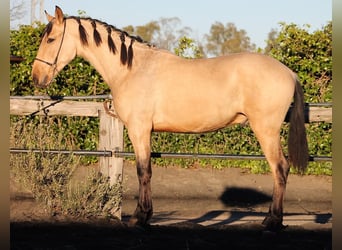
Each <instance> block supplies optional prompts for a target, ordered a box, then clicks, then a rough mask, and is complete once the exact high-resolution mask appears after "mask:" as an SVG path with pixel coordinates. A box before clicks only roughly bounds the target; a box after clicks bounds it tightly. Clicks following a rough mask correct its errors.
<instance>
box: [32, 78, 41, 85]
mask: <svg viewBox="0 0 342 250" xmlns="http://www.w3.org/2000/svg"><path fill="white" fill-rule="evenodd" d="M32 79H33V84H34V85H35V86H37V85H38V83H39V80H38V77H37V76H36V75H33V76H32Z"/></svg>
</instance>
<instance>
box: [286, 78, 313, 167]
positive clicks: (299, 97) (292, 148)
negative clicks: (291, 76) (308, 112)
mask: <svg viewBox="0 0 342 250" xmlns="http://www.w3.org/2000/svg"><path fill="white" fill-rule="evenodd" d="M288 154H289V162H290V164H291V165H292V166H294V167H295V168H296V169H297V170H298V172H300V173H301V174H303V173H304V172H305V169H306V167H307V165H308V161H309V148H308V142H307V138H306V130H305V116H304V96H303V90H302V87H301V86H300V83H299V81H298V79H297V80H296V87H295V93H294V104H293V108H292V110H291V115H290V132H289V140H288Z"/></svg>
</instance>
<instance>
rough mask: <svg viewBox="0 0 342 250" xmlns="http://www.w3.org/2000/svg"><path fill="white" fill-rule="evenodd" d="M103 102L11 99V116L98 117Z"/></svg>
mask: <svg viewBox="0 0 342 250" xmlns="http://www.w3.org/2000/svg"><path fill="white" fill-rule="evenodd" d="M99 110H103V103H102V102H83V101H66V100H52V101H50V100H22V99H10V114H11V115H49V116H52V115H64V116H93V117H97V116H98V111H99Z"/></svg>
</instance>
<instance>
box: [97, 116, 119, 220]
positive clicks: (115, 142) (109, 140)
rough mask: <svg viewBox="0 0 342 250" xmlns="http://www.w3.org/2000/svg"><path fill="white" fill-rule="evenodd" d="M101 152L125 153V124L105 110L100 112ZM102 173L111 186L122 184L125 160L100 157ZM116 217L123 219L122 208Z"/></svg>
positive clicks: (113, 157) (116, 212) (117, 211)
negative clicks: (117, 151) (107, 177)
mask: <svg viewBox="0 0 342 250" xmlns="http://www.w3.org/2000/svg"><path fill="white" fill-rule="evenodd" d="M99 118H100V127H99V150H110V151H112V152H113V151H115V150H119V151H123V124H122V122H121V121H120V120H119V119H115V118H114V117H111V116H110V115H108V114H106V112H105V111H104V110H99ZM100 172H101V173H102V174H103V175H105V176H109V178H110V184H111V185H113V184H115V183H120V184H121V183H122V175H123V158H117V157H115V156H114V154H113V156H112V157H100ZM113 215H114V216H116V217H118V218H120V219H121V207H120V208H119V209H118V210H116V211H115V214H113Z"/></svg>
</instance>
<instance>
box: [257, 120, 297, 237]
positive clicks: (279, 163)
mask: <svg viewBox="0 0 342 250" xmlns="http://www.w3.org/2000/svg"><path fill="white" fill-rule="evenodd" d="M251 127H252V129H253V131H254V133H255V134H256V137H257V138H258V140H259V143H260V145H261V148H262V150H263V152H264V154H265V157H266V159H267V161H268V163H269V165H270V167H271V171H272V175H273V180H274V184H273V185H274V186H273V196H272V203H271V205H270V208H269V214H268V215H267V216H266V218H265V219H264V221H263V225H265V226H266V228H267V229H268V230H271V231H277V230H280V229H282V228H283V227H284V226H283V223H282V222H283V202H284V195H285V189H286V181H287V176H288V172H289V169H290V167H289V164H288V162H287V160H286V158H285V156H284V154H283V151H282V148H281V144H280V125H279V127H277V126H272V125H271V124H258V125H257V124H253V123H251Z"/></svg>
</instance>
